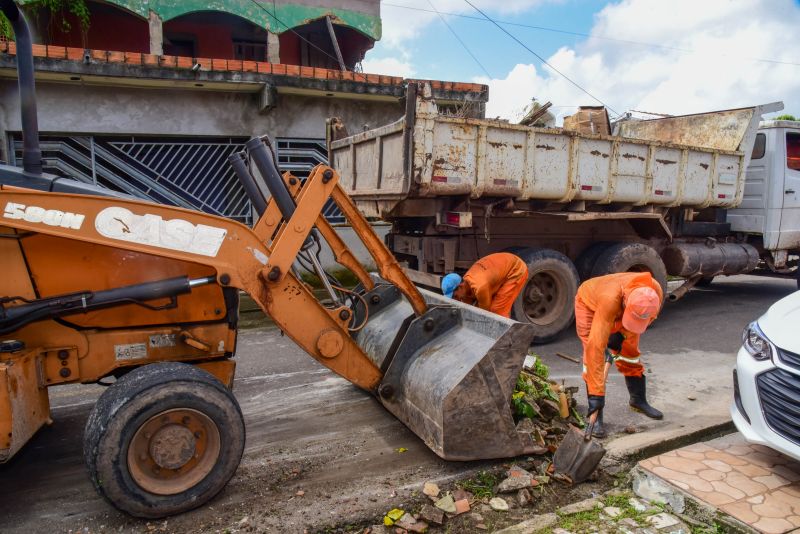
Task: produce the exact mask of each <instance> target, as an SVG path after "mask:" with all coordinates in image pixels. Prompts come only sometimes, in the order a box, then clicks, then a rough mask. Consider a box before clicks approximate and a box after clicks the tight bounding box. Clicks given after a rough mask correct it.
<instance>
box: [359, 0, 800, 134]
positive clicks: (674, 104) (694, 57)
mask: <svg viewBox="0 0 800 534" xmlns="http://www.w3.org/2000/svg"><path fill="white" fill-rule="evenodd" d="M469 2H471V3H472V4H473V5H474V6H475V8H477V9H475V8H473V7H472V6H470V5H469ZM469 2H468V1H467V0H386V1H384V0H381V18H382V20H383V36H382V38H381V40H380V41H379V42H378V43H376V45H375V47H374V48H373V49H372V50H370V51H369V52H367V55H366V57H365V59H364V61H363V63H362V64H363V68H364V72H368V73H379V74H391V75H395V76H404V77H415V78H428V79H437V80H447V81H471V82H477V83H483V84H487V85H488V86H489V102H488V104H487V109H486V116H487V117H492V118H493V117H500V118H504V119H509V120H512V121H513V120H518V119H519V118H520V117H521V115H522V113H523V110H524V109H525V107H526V106H527V105H528V104H529V103H530V102H531V100H532V99H533V98H536V99H537V100H539V101H541V102H546V101H550V102H552V105H553V107H552V108H551V111H552V112H553V113H554V114H555V115H556V116H557V118H558V122H560V119H561V117H563V116H565V115H571V114H572V113H574V112H575V111H576V108H577V106H579V105H599V104H601V103H602V104H603V105H605V106H606V107H607V108H608V109H609V115H610V116H611V117H612V118H613V117H615V116H617V115H619V114H622V113H625V112H626V111H631V110H638V111H645V112H650V113H661V114H671V115H680V114H686V113H698V112H703V111H713V110H719V109H729V108H735V107H744V106H751V105H755V104H765V103H768V102H774V101H778V100H781V101H783V102H784V104H785V110H784V112H783V113H791V114H794V115H796V116H797V115H800V44H798V40H797V34H795V32H796V31H798V29H799V28H800V0H617V1H600V0H469ZM478 9H479V10H481V11H483V13H485V15H486V16H488V18H489V19H492V20H494V21H496V22H498V23H499V25H500V27H501V28H502V29H501V28H498V26H496V25H494V24H493V23H492V22H491V21H489V20H487V19H486V18H485V17H484V15H482V14H481V13H480V12H479V11H478ZM437 12H438V13H437ZM503 30H506V31H507V32H509V33H510V34H512V35H513V37H516V39H517V40H518V41H520V42H521V43H522V44H520V43H518V42H516V41H515V40H514V39H513V38H512V37H511V36H509V35H507V34H506V33H504V32H503ZM523 45H524V46H523ZM526 47H527V49H526ZM472 56H474V58H473V57H472ZM537 56H538V57H537ZM543 60H544V61H543ZM545 62H546V63H547V64H545ZM548 64H549V66H548Z"/></svg>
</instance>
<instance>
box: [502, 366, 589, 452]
mask: <svg viewBox="0 0 800 534" xmlns="http://www.w3.org/2000/svg"><path fill="white" fill-rule="evenodd" d="M549 373H550V371H549V369H548V368H547V366H546V365H545V364H544V363H542V361H541V359H540V358H539V357H538V356H536V355H535V354H531V355H529V356H527V357H526V358H525V365H524V366H523V370H522V372H521V373H520V375H519V377H518V378H517V385H516V387H515V389H514V394H513V395H512V397H511V404H512V408H513V411H514V420H515V421H516V423H517V431H518V432H527V433H530V434H531V436H532V437H533V439H534V441H536V443H538V444H539V446H540V447H541V451H540V453H541V454H545V453H547V452H551V453H552V452H555V450H556V449H557V448H558V444H559V443H560V442H561V440H562V439H563V437H564V435H565V434H566V433H567V430H569V425H570V424H573V425H576V426H578V427H579V428H583V427H584V426H585V425H584V421H583V418H582V417H581V416H580V414H579V413H578V411H577V405H578V403H577V401H576V399H575V395H576V394H577V392H578V387H577V386H566V385H565V384H563V383H561V384H559V383H558V382H555V381H553V380H550V379H549Z"/></svg>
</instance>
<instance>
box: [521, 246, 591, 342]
mask: <svg viewBox="0 0 800 534" xmlns="http://www.w3.org/2000/svg"><path fill="white" fill-rule="evenodd" d="M512 248H515V249H516V248H518V249H519V250H514V251H513V253H514V254H515V255H517V256H518V257H519V258H520V259H522V261H524V262H525V263H526V264H527V266H528V279H529V280H530V278H531V277H532V274H533V273H532V266H533V265H534V264H535V263H537V262H542V261H555V262H557V264H561V265H562V266H563V269H564V271H565V272H564V273H563V274H565V275H567V276H568V278H569V279H570V280H571V282H572V283H571V284H570V286H571V287H570V293H571V294H570V295H568V296H567V300H566V306H565V307H564V310H563V311H562V313H561V314H560V315H559V316H558V318H557V319H556V320H555V321H553V322H552V323H551V325H548V326H545V327H543V326H542V325H534V326H535V327H536V330H537V334H536V337H535V338H534V340H533V341H534V343H537V344H543V343H549V342H551V341H553V340H554V339H556V338H557V337H558V336H559V334H561V332H563V331H564V330H565V329H567V328H568V327H569V326H570V325H572V322H573V321H574V319H575V309H574V305H573V303H574V300H575V293H576V292H577V290H578V284H579V283H580V278H579V277H578V271H577V270H576V269H575V265H574V264H573V263H572V260H570V259H569V258H568V257H567V256H565V255H564V254H562V253H561V252H558V251H556V250H553V249H549V248H538V247H512ZM521 300H522V294H520V296H519V297H518V298H517V301H516V302H514V306H513V308H512V317H514V318H515V319H516V320H518V321H527V318H526V317H525V316H524V312H523V311H522V304H521Z"/></svg>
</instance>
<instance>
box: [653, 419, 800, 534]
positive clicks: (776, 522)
mask: <svg viewBox="0 0 800 534" xmlns="http://www.w3.org/2000/svg"><path fill="white" fill-rule="evenodd" d="M639 466H640V467H641V468H642V469H644V470H645V471H649V472H650V473H652V474H654V475H656V476H658V477H659V478H661V479H663V480H665V481H667V482H669V483H670V484H672V485H673V486H675V487H678V488H680V489H682V490H684V491H685V492H687V493H689V494H691V495H692V496H693V497H694V498H696V499H698V500H700V501H703V502H705V503H707V504H709V505H712V506H714V507H717V508H719V509H720V510H722V511H723V512H725V513H726V514H728V515H730V516H733V517H735V518H736V519H738V520H739V521H742V522H743V523H746V524H748V525H750V526H752V527H753V528H755V529H757V530H759V531H761V532H764V533H766V534H782V533H785V532H791V531H793V530H795V529H798V528H800V463H798V462H796V461H794V460H792V459H790V458H789V457H787V456H784V455H782V454H780V453H778V452H775V451H773V450H772V449H769V448H767V447H762V446H760V445H750V444H748V443H747V442H745V441H744V439H743V438H742V437H741V435H740V434H738V433H736V434H730V435H728V436H724V437H722V438H718V439H715V440H711V441H707V442H705V443H698V444H695V445H689V446H687V447H683V448H681V449H677V450H674V451H670V452H667V453H664V454H661V455H659V456H654V457H653V458H648V459H647V460H642V461H641V462H639Z"/></svg>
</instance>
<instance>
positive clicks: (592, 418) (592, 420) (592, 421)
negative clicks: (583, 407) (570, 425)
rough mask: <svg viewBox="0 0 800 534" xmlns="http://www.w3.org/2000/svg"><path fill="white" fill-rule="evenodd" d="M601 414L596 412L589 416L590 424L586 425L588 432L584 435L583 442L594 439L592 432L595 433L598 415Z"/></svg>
mask: <svg viewBox="0 0 800 534" xmlns="http://www.w3.org/2000/svg"><path fill="white" fill-rule="evenodd" d="M598 413H600V412H594V413H593V414H592V415H590V416H589V424H588V425H586V430H585V431H584V433H583V440H584V441H590V440H591V439H592V431H594V424H595V423H596V422H597V414H598Z"/></svg>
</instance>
